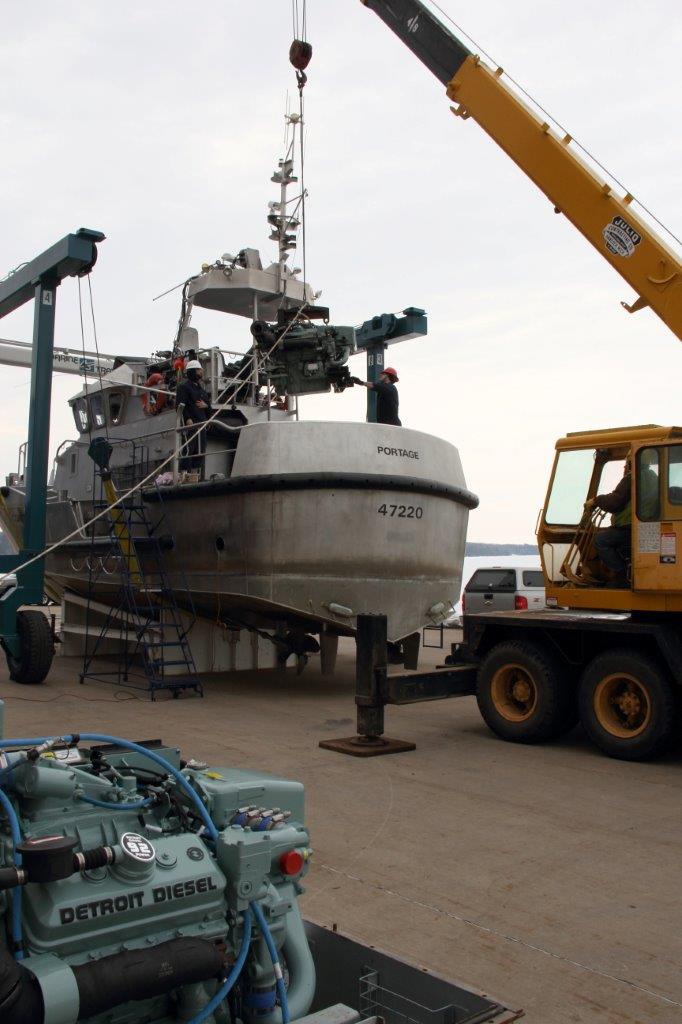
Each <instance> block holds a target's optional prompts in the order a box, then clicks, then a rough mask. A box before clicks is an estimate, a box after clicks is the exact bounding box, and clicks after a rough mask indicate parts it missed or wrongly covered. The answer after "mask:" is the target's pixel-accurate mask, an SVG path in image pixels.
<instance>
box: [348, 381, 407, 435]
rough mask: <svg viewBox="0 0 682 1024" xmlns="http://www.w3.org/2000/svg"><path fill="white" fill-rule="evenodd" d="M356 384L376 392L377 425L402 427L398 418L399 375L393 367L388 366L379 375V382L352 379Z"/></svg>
mask: <svg viewBox="0 0 682 1024" xmlns="http://www.w3.org/2000/svg"><path fill="white" fill-rule="evenodd" d="M351 380H352V381H353V383H354V384H359V385H360V386H361V387H363V388H368V389H369V390H370V391H376V396H377V423H390V424H392V425H393V426H395V427H401V426H402V423H401V422H400V419H399V418H398V405H399V402H400V399H399V397H398V389H397V387H396V384H397V383H398V374H397V373H396V372H395V370H394V369H393V367H392V366H387V367H386V369H385V370H382V372H381V374H380V375H379V380H378V381H375V382H374V383H372V382H371V381H368V380H360V378H359V377H351Z"/></svg>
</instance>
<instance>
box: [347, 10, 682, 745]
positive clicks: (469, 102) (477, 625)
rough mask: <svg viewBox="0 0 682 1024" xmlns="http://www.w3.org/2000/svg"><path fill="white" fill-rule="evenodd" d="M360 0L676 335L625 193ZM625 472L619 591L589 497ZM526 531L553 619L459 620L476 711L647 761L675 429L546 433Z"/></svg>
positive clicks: (669, 623)
mask: <svg viewBox="0 0 682 1024" xmlns="http://www.w3.org/2000/svg"><path fill="white" fill-rule="evenodd" d="M362 3H364V4H365V6H366V7H369V8H370V9H371V10H373V11H374V12H376V14H378V15H379V17H380V18H381V19H382V20H383V21H384V22H386V24H387V25H388V26H389V28H391V29H392V30H393V31H394V32H395V34H396V35H397V36H398V37H399V38H400V39H401V40H402V41H403V42H404V43H405V45H406V46H408V47H409V49H410V50H412V52H413V53H414V54H415V55H416V56H417V57H418V58H419V59H420V60H421V61H422V62H423V63H424V64H425V65H426V66H427V67H428V68H429V70H430V71H432V72H433V74H434V75H435V76H436V77H437V78H438V79H439V81H441V82H442V83H443V84H444V85H445V86H446V91H447V95H448V96H449V97H450V99H451V100H453V101H454V106H453V107H452V110H453V113H455V114H456V115H457V116H458V117H460V118H463V119H467V118H472V119H473V120H475V121H476V122H477V123H478V124H479V125H480V126H481V127H482V128H483V129H484V130H485V131H486V132H487V133H488V134H489V135H490V136H491V138H493V139H494V140H495V142H497V144H498V145H499V146H501V147H502V149H503V150H504V151H505V152H506V153H507V154H508V155H509V156H510V157H511V158H512V160H514V161H515V163H517V164H518V166H519V167H520V168H521V169H522V170H523V171H524V173H525V174H527V175H528V177H529V178H531V179H532V181H534V182H535V184H536V185H537V186H538V187H539V188H540V189H541V190H542V191H543V192H544V193H545V194H546V195H547V196H548V198H549V199H550V201H551V202H552V203H553V205H554V207H555V209H556V211H557V212H561V213H563V214H564V215H565V216H566V217H567V218H568V219H569V220H570V221H571V222H572V223H573V224H574V225H575V227H576V228H578V230H579V231H580V232H581V233H582V234H583V235H584V236H585V237H586V238H587V240H588V241H589V242H591V244H592V245H593V246H594V247H595V248H596V249H597V251H598V252H600V253H601V255H602V256H603V257H604V259H606V260H608V262H609V263H610V264H611V265H612V266H613V267H614V268H615V269H616V270H617V271H618V273H619V274H621V276H622V277H624V278H625V280H626V281H627V282H628V283H629V284H630V285H631V286H632V287H633V288H634V290H635V291H636V293H637V298H636V300H635V301H634V302H633V303H631V304H626V303H623V305H624V306H625V308H626V309H627V310H628V311H629V312H635V311H636V310H638V309H642V308H643V307H645V306H650V307H651V308H652V309H653V310H654V312H655V313H657V314H658V316H659V317H660V318H661V319H662V320H663V322H664V323H665V324H667V326H668V327H669V328H670V329H671V331H673V333H674V334H676V335H677V337H678V338H680V339H682V274H681V271H682V264H681V263H680V260H679V258H678V257H677V256H676V255H675V254H674V253H673V252H672V250H671V249H670V248H668V246H667V245H666V244H665V243H664V242H663V240H662V239H661V238H660V237H659V236H658V235H657V234H656V233H655V232H654V231H653V230H652V229H651V228H650V227H649V226H648V225H647V224H645V223H644V222H643V220H642V219H641V218H640V217H638V216H637V215H636V213H635V212H634V210H633V209H632V206H631V204H632V196H631V195H630V194H629V193H627V194H625V195H623V196H618V195H617V194H616V193H615V192H614V190H613V188H612V187H611V186H610V185H609V184H607V183H605V182H604V181H602V180H601V179H600V178H599V177H598V176H597V175H596V174H595V173H594V172H593V170H592V169H591V168H590V167H589V165H588V164H587V163H586V162H585V161H583V160H582V159H581V158H580V157H579V156H578V155H577V154H576V153H575V152H574V151H573V148H572V145H571V143H572V139H571V137H570V135H565V136H564V137H559V136H558V135H557V134H556V133H555V132H554V131H553V130H552V129H551V128H550V126H549V124H548V123H547V122H546V121H542V120H541V119H540V118H539V117H538V116H536V114H535V113H534V111H533V110H532V109H531V108H530V107H529V106H527V105H526V104H525V103H524V102H523V101H522V100H521V99H520V97H519V96H518V95H517V93H516V92H515V91H514V90H513V89H511V88H510V87H509V86H508V85H507V84H506V82H505V77H504V73H503V70H502V68H499V67H498V68H490V67H488V66H486V64H485V63H484V62H483V61H482V60H480V58H479V57H478V56H476V55H475V54H473V53H472V52H471V51H470V50H469V49H468V48H467V47H466V46H465V45H464V44H463V43H462V42H461V40H459V39H458V38H457V37H456V36H454V35H453V34H452V33H451V32H450V31H449V30H448V29H447V28H446V27H445V26H444V25H443V24H441V23H440V22H439V21H438V19H437V18H436V17H435V16H434V15H433V14H432V13H431V12H430V11H429V10H428V9H427V8H426V7H425V6H424V4H423V3H421V2H420V0H362ZM624 477H625V478H626V479H627V481H628V482H627V484H626V492H627V489H628V488H629V512H628V508H627V506H626V508H625V510H624V511H625V515H624V517H621V520H620V522H621V523H622V522H624V521H625V522H627V521H628V520H629V521H630V524H629V531H628V529H627V528H626V529H625V530H624V531H622V533H621V536H622V537H623V538H624V539H623V543H622V547H621V548H620V557H621V559H622V564H623V566H624V572H623V573H622V577H623V579H626V580H627V584H626V585H623V583H622V580H621V581H620V582H616V581H614V578H613V576H612V574H611V573H610V572H609V570H608V568H607V566H606V565H605V564H604V562H603V561H602V560H601V558H600V557H599V554H600V541H603V540H604V534H603V533H600V531H602V530H605V529H607V526H606V523H605V522H604V518H605V514H604V512H603V511H602V510H600V508H599V504H598V500H597V503H596V504H595V503H594V501H593V499H595V498H597V499H598V496H602V495H604V494H606V493H609V492H612V491H613V490H614V489H615V488H616V486H617V485H618V482H619V481H620V480H622V479H623V478H624ZM621 490H622V488H621ZM626 496H627V493H626ZM621 511H623V510H622V509H621ZM537 532H538V546H539V550H540V557H541V561H542V567H543V572H544V576H545V585H546V593H547V603H548V605H550V607H551V606H554V607H555V609H556V610H547V611H544V612H529V611H524V610H519V611H509V612H497V613H495V612H488V613H486V612H482V613H476V614H467V615H465V617H464V648H463V649H464V652H465V654H464V657H465V660H466V662H467V666H468V667H467V666H463V668H466V669H467V670H468V671H469V672H472V667H473V666H475V669H476V672H475V676H476V694H477V698H478V703H479V707H480V709H481V713H482V714H483V717H484V718H485V720H486V722H487V723H488V725H489V726H490V728H491V729H492V730H493V731H494V732H496V733H497V734H498V735H499V736H501V737H503V738H504V739H508V740H514V741H517V742H525V743H533V742H539V741H541V740H547V739H551V738H553V737H556V736H558V735H561V734H562V733H564V732H566V731H567V730H568V729H570V728H571V727H572V726H573V725H574V724H575V723H576V721H577V719H578V717H580V719H581V721H582V723H583V726H584V727H585V729H586V731H587V733H588V735H589V736H590V737H591V738H592V740H593V741H594V742H595V743H596V744H597V745H598V746H599V747H600V748H601V749H602V750H604V751H605V752H606V753H608V754H610V755H612V756H614V757H621V758H626V759H632V760H635V759H643V758H647V757H650V756H652V755H654V754H656V753H659V752H661V751H662V750H664V749H665V748H666V747H667V746H669V744H670V743H671V742H672V741H673V739H674V738H675V737H676V736H679V729H678V723H679V721H680V713H681V711H682V700H681V695H682V629H681V627H682V428H679V427H660V426H655V425H649V426H638V427H626V428H619V429H615V430H599V431H590V432H585V433H578V434H568V435H567V436H566V437H565V438H562V439H560V440H559V441H558V442H557V444H556V456H555V461H554V466H553V469H552V474H551V477H550V482H549V488H548V491H547V497H546V500H545V505H544V508H543V510H542V512H541V515H540V519H539V525H538V531H537ZM491 597H492V594H491ZM460 692H461V691H460ZM442 695H443V696H448V695H453V694H451V693H443V694H442ZM431 696H434V695H433V694H432V695H431Z"/></svg>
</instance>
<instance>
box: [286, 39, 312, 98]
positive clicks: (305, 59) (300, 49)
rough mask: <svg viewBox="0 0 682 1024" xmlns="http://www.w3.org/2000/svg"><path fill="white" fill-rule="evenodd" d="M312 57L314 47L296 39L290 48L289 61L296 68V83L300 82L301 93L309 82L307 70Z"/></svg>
mask: <svg viewBox="0 0 682 1024" xmlns="http://www.w3.org/2000/svg"><path fill="white" fill-rule="evenodd" d="M312 55H313V48H312V46H311V45H310V43H306V42H304V41H303V40H302V39H294V41H293V43H292V44H291V46H290V47H289V60H290V62H291V63H292V64H293V66H294V67H295V68H296V81H297V82H298V88H299V91H302V89H303V86H304V85H305V84H306V82H307V81H308V76H307V75H306V73H305V69H306V68H307V67H308V65H309V64H310V58H311V57H312Z"/></svg>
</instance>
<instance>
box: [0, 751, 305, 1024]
mask: <svg viewBox="0 0 682 1024" xmlns="http://www.w3.org/2000/svg"><path fill="white" fill-rule="evenodd" d="M57 738H59V737H54V736H40V737H37V738H36V737H33V738H30V739H16V740H0V750H1V749H3V747H36V746H39V745H40V744H41V743H46V742H47V741H48V740H51V739H57ZM63 739H64V740H66V741H67V742H69V741H70V740H73V739H74V737H73V736H64V737H63ZM79 739H81V740H87V741H88V742H90V743H111V744H113V745H114V746H119V747H123V748H124V749H125V750H132V751H133V752H134V753H136V754H142V755H143V756H144V757H147V758H149V760H150V761H154V762H155V763H156V764H158V765H160V766H161V767H162V768H163V769H164V771H166V772H168V773H169V774H170V775H172V776H173V778H174V779H175V780H176V782H177V783H178V784H179V785H180V786H181V787H182V788H183V789H184V791H185V792H186V793H187V795H188V796H189V798H190V799H191V800H192V802H193V803H194V805H195V806H196V808H197V810H198V812H199V815H200V816H201V819H202V821H203V823H204V825H205V826H206V830H207V832H208V834H209V836H210V837H211V839H212V840H213V842H214V843H217V841H218V838H219V832H218V829H217V828H216V826H215V824H214V822H213V819H212V818H211V816H210V814H209V813H208V810H207V808H206V805H205V804H204V802H203V800H202V799H201V797H200V796H199V794H198V793H197V791H196V790H195V789H194V788H193V787H192V786H191V785H190V784H189V782H188V780H187V779H186V778H185V776H184V775H183V774H182V772H180V771H179V770H178V769H177V768H176V767H175V765H172V764H171V763H170V761H167V760H166V759H165V758H164V757H161V755H160V754H157V753H156V752H155V751H154V750H149V749H148V748H147V747H143V746H142V745H141V744H139V743H133V742H132V741H131V740H124V739H121V738H120V737H119V736H109V735H107V734H106V733H98V732H83V733H80V734H79ZM0 796H1V797H3V798H4V799H3V806H4V807H5V809H7V806H9V811H8V812H7V813H8V815H9V816H10V824H11V825H12V834H13V835H14V826H15V825H16V833H17V836H18V838H17V839H16V840H15V846H16V845H17V843H19V842H21V830H20V828H19V819H18V818H17V816H16V813H15V811H14V808H13V807H12V805H11V803H10V802H9V800H8V799H7V797H5V795H4V793H3V792H2V789H0ZM5 801H6V803H5ZM88 802H89V801H88ZM106 806H107V807H112V806H115V805H113V804H111V805H110V804H107V805H106ZM129 806H134V805H129ZM12 823H14V824H12ZM17 891H20V890H17ZM17 903H18V907H19V911H18V916H17V917H15V914H14V911H15V906H16V905H17ZM250 906H251V910H252V912H253V915H254V917H255V919H256V921H257V922H258V926H259V927H260V929H261V931H262V932H263V938H264V939H265V944H266V945H267V947H268V952H269V954H270V958H271V960H272V966H273V969H274V972H275V984H276V987H277V992H278V995H279V1001H280V1006H281V1009H282V1024H289V1021H290V1016H289V1004H288V1001H287V991H286V986H285V984H284V979H283V977H282V967H281V965H280V962H279V957H278V955H277V947H276V945H275V942H274V939H273V938H272V934H271V932H270V928H269V927H268V923H267V921H266V920H265V915H264V914H263V911H262V909H261V907H260V906H259V904H258V903H256V902H255V901H254V902H253V903H251V904H250ZM12 914H13V917H12V926H13V939H14V942H15V944H18V945H19V946H20V945H21V902H20V900H19V901H14V900H13V902H12ZM15 924H16V925H17V934H16V935H15V934H14V926H15ZM250 942H251V918H250V917H249V915H248V914H244V938H243V939H242V946H241V949H240V951H239V956H238V957H237V960H236V962H235V965H234V967H233V968H232V970H231V971H230V974H229V975H228V977H227V978H226V979H225V981H224V982H223V984H222V986H221V987H220V989H219V990H218V992H216V994H215V995H214V997H213V999H212V1000H211V1001H210V1003H208V1004H207V1005H206V1006H205V1007H204V1009H203V1010H202V1011H201V1013H199V1014H198V1015H197V1016H196V1017H194V1018H193V1019H192V1020H191V1021H190V1024H200V1022H201V1021H204V1020H206V1018H207V1017H208V1016H209V1015H210V1014H211V1013H213V1010H215V1009H216V1007H218V1006H219V1005H220V1003H221V1002H222V1000H223V999H224V998H225V996H226V995H227V994H228V992H229V991H230V989H231V988H232V986H233V985H234V984H235V982H236V980H237V978H238V977H239V975H240V973H241V970H242V967H243V966H244V963H245V961H246V957H247V955H248V952H249V945H250ZM17 959H20V957H19V955H17Z"/></svg>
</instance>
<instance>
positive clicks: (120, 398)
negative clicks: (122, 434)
mask: <svg viewBox="0 0 682 1024" xmlns="http://www.w3.org/2000/svg"><path fill="white" fill-rule="evenodd" d="M124 401H125V394H124V392H123V391H110V392H109V419H110V420H111V422H112V423H113V424H114V426H116V424H117V423H120V422H121V420H122V418H123V403H124Z"/></svg>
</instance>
